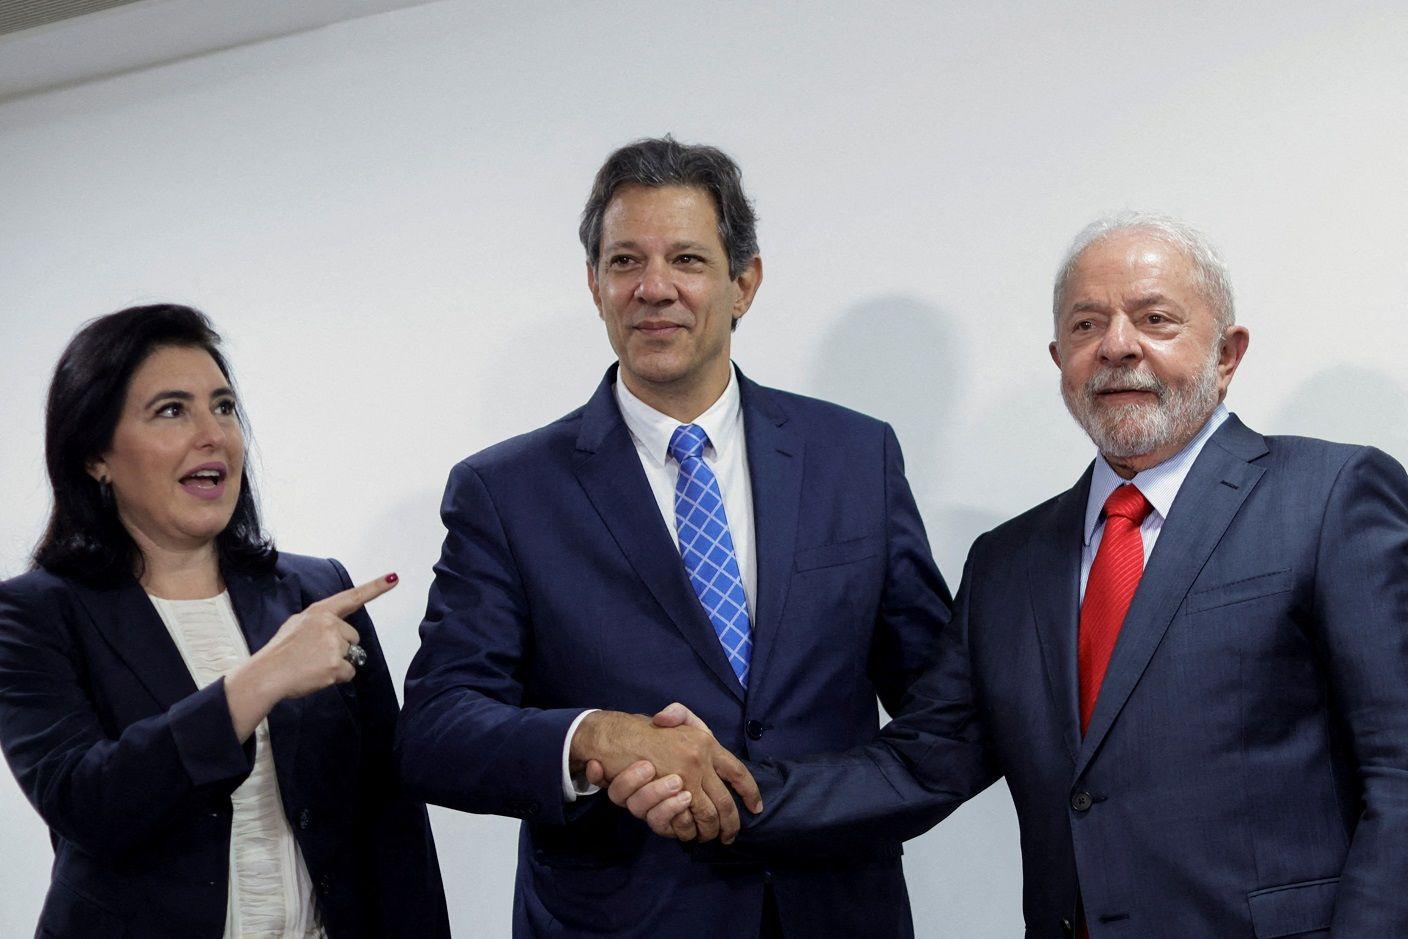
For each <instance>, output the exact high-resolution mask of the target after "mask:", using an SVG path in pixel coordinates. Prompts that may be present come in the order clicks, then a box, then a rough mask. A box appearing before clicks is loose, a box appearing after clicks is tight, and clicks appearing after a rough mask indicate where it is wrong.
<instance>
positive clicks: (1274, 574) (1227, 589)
mask: <svg viewBox="0 0 1408 939" xmlns="http://www.w3.org/2000/svg"><path fill="white" fill-rule="evenodd" d="M1292 586H1294V581H1293V578H1292V576H1291V571H1290V570H1280V571H1269V572H1268V573H1265V574H1257V575H1256V576H1255V577H1244V578H1242V579H1241V580H1235V581H1233V582H1232V583H1230V584H1219V585H1218V586H1216V587H1206V588H1204V589H1202V590H1198V591H1196V592H1194V593H1190V594H1189V595H1188V599H1187V601H1186V602H1185V603H1184V607H1183V608H1184V611H1185V612H1187V613H1201V612H1203V611H1204V610H1215V609H1217V608H1218V607H1223V606H1231V605H1232V604H1233V603H1244V602H1246V601H1247V600H1256V599H1258V598H1260V597H1269V596H1271V595H1272V594H1276V593H1285V592H1286V591H1287V590H1290V589H1291V587H1292Z"/></svg>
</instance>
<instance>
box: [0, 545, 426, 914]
mask: <svg viewBox="0 0 1408 939" xmlns="http://www.w3.org/2000/svg"><path fill="white" fill-rule="evenodd" d="M225 583H226V586H227V588H228V589H229V593H230V600H231V602H232V604H233V606H234V609H235V614H236V617H237V618H238V619H239V622H240V628H241V629H242V630H243V632H244V635H245V639H246V640H247V641H248V643H249V648H250V650H251V651H257V650H258V649H260V648H261V647H262V646H263V645H264V644H265V643H266V642H268V641H269V640H270V639H271V638H272V637H273V635H274V633H275V632H277V631H278V628H279V626H281V625H282V624H283V622H284V620H286V619H288V617H290V616H292V615H293V614H294V613H297V612H299V611H301V610H302V609H304V607H306V606H307V605H308V604H309V603H311V602H313V601H314V600H318V599H321V598H323V597H326V596H328V595H329V594H333V593H336V592H338V591H340V590H343V589H345V588H347V587H350V586H352V584H351V581H350V580H348V577H347V572H346V571H345V570H343V568H342V565H340V564H338V563H337V562H336V561H328V560H322V559H317V558H307V557H299V556H297V555H292V554H280V555H279V558H278V562H277V564H276V566H275V569H274V571H273V572H272V573H270V574H267V575H250V574H242V573H236V572H234V571H226V572H225ZM348 622H349V623H351V625H352V626H353V627H354V628H355V629H356V630H357V632H358V633H359V634H360V636H361V644H362V646H363V648H365V649H366V651H367V657H368V661H367V664H366V665H365V666H363V667H362V668H361V670H360V671H359V672H358V675H357V677H356V678H355V679H354V680H353V681H351V682H348V683H347V684H344V685H338V686H335V687H331V688H326V689H324V690H323V691H320V692H318V693H316V694H312V695H309V696H308V697H305V698H301V699H298V700H292V701H282V702H280V703H279V704H278V705H276V706H275V707H274V709H273V711H271V712H270V713H269V739H270V744H271V746H272V747H273V751H274V766H275V769H276V771H277V774H278V779H279V790H280V794H281V795H282V798H283V804H284V812H285V814H286V815H287V817H288V820H289V823H290V825H291V827H292V829H293V834H294V836H295V838H297V840H298V845H299V848H300V849H301V850H302V853H303V859H304V861H305V862H306V863H307V865H308V872H309V874H311V875H312V879H313V883H314V885H315V887H316V889H317V902H318V906H319V909H320V911H321V913H322V917H323V925H324V927H325V928H326V930H327V933H328V936H329V937H330V939H341V937H344V936H407V937H417V939H419V937H423V936H432V937H434V936H448V935H449V923H448V917H447V914H446V912H445V898H444V892H443V890H442V888H441V885H440V872H439V868H438V866H437V864H436V859H435V846H434V844H433V843H432V841H431V836H430V827H429V823H428V821H427V818H426V812H425V806H424V805H423V804H422V803H419V802H414V801H412V800H411V799H410V798H408V797H407V796H405V795H403V794H402V793H401V792H400V791H399V786H398V785H397V783H396V782H395V778H394V772H393V764H392V760H391V744H392V738H393V733H394V729H395V722H396V695H395V690H394V688H393V687H392V685H391V679H390V677H389V676H388V674H387V671H386V662H385V660H384V659H383V658H382V654H381V647H380V645H379V644H378V643H377V639H376V632H375V630H374V629H373V628H372V623H371V620H370V619H369V618H368V617H367V615H366V613H365V611H359V612H358V613H355V614H353V615H352V616H350V617H348ZM224 684H225V683H224V680H223V679H221V680H219V681H216V682H215V683H214V684H211V685H208V686H207V687H205V688H203V689H201V690H199V691H197V690H196V686H195V683H194V681H193V680H192V679H191V674H190V671H189V670H188V669H187V668H186V665H185V663H184V662H183V661H182V659H181V654H180V652H179V651H177V648H176V645H175V643H174V642H173V641H172V640H171V636H170V634H169V633H168V632H167V630H166V627H165V625H164V624H163V623H162V621H161V618H160V616H159V615H158V614H157V612H156V609H155V608H154V607H153V606H152V604H151V601H150V600H149V599H148V598H147V596H146V594H145V593H143V591H142V588H141V587H140V586H138V585H137V583H136V582H135V581H133V580H131V579H130V578H129V579H128V580H127V581H126V582H125V583H123V584H121V585H119V586H115V587H112V588H106V589H105V588H94V587H89V586H84V585H82V584H79V583H77V582H75V581H73V580H70V579H68V578H64V577H58V576H55V575H54V574H51V573H48V572H47V571H43V570H36V571H32V572H30V573H28V574H24V575H22V576H20V577H16V578H15V579H13V580H9V581H6V582H5V583H3V584H0V744H3V747H4V752H5V758H6V759H7V760H8V761H9V764H10V768H11V769H12V770H14V773H15V778H16V779H17V780H19V784H20V788H21V789H22V790H24V793H25V795H26V796H27V797H28V798H29V800H30V802H31V803H33V804H34V807H35V808H37V809H38V810H39V814H40V815H41V816H42V817H43V818H44V821H45V822H46V823H48V825H49V830H50V835H51V838H52V841H53V844H54V868H53V881H52V884H51V886H50V889H49V895H48V897H47V898H46V900H45V903H44V909H43V912H42V913H41V914H40V919H39V926H38V930H37V935H40V936H61V937H74V939H87V937H93V936H103V937H120V936H132V937H138V936H142V937H145V936H181V937H187V936H193V937H195V936H208V937H220V936H222V935H224V930H225V912H226V906H227V886H228V877H229V854H230V825H231V818H232V815H231V808H230V793H231V792H233V791H234V790H235V789H236V788H237V787H238V786H239V785H240V783H242V782H243V781H244V779H245V777H246V776H248V775H249V772H250V770H251V769H252V768H253V758H254V749H253V739H254V738H253V737H251V738H250V740H249V741H248V742H246V744H245V745H244V746H241V745H240V743H239V741H238V740H237V739H236V737H235V733H234V728H233V725H232V724H231V721H230V712H229V708H228V706H227V704H226V702H225V691H224Z"/></svg>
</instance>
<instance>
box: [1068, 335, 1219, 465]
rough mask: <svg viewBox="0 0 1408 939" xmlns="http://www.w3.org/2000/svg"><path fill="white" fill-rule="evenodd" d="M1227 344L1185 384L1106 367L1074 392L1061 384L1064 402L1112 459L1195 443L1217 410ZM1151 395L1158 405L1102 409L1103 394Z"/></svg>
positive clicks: (1145, 370) (1144, 369)
mask: <svg viewBox="0 0 1408 939" xmlns="http://www.w3.org/2000/svg"><path fill="white" fill-rule="evenodd" d="M1221 347H1222V343H1221V342H1214V344H1213V348H1212V354H1211V355H1210V356H1208V360H1207V363H1206V364H1205V365H1204V367H1203V368H1202V369H1201V370H1200V371H1199V372H1198V374H1197V375H1195V376H1193V378H1192V380H1191V381H1189V382H1187V383H1185V384H1176V385H1171V384H1169V383H1167V382H1165V381H1163V380H1162V379H1160V378H1159V377H1158V376H1157V375H1155V374H1154V372H1153V370H1152V369H1150V368H1149V367H1148V366H1147V365H1144V364H1142V363H1141V364H1140V365H1139V366H1138V367H1137V368H1134V369H1129V368H1124V367H1120V366H1105V367H1103V368H1101V369H1100V370H1099V371H1097V372H1096V373H1095V374H1094V375H1092V376H1090V378H1089V379H1088V380H1087V381H1086V382H1085V384H1084V385H1083V386H1081V388H1079V389H1078V390H1075V391H1072V390H1068V389H1067V388H1066V384H1065V382H1062V383H1061V397H1062V398H1064V399H1065V402H1066V408H1067V410H1069V411H1070V412H1071V416H1072V417H1074V418H1075V419H1076V423H1077V424H1079V425H1080V426H1081V427H1082V428H1083V429H1084V430H1085V432H1086V433H1087V434H1089V435H1090V439H1091V440H1092V441H1094V443H1095V446H1096V447H1098V448H1099V450H1100V452H1101V453H1102V454H1104V455H1105V456H1107V457H1114V458H1116V459H1128V458H1130V457H1137V456H1143V455H1144V454H1146V453H1153V452H1154V451H1155V450H1161V449H1163V448H1165V447H1167V446H1168V445H1169V444H1171V443H1174V442H1176V441H1179V440H1185V441H1186V440H1191V439H1192V438H1193V435H1194V434H1196V433H1197V432H1198V430H1199V429H1200V428H1202V426H1203V424H1204V423H1206V422H1207V419H1208V416H1209V415H1210V414H1212V412H1213V409H1214V408H1216V407H1217V402H1218V393H1217V360H1218V353H1219V352H1220V351H1221ZM1112 389H1118V390H1122V391H1150V392H1153V393H1154V395H1155V396H1156V397H1157V399H1158V400H1156V401H1154V402H1152V403H1148V404H1122V405H1118V406H1115V407H1110V406H1103V405H1100V404H1098V403H1097V398H1096V395H1097V392H1100V391H1109V390H1112Z"/></svg>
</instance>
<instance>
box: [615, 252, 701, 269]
mask: <svg viewBox="0 0 1408 939" xmlns="http://www.w3.org/2000/svg"><path fill="white" fill-rule="evenodd" d="M670 260H671V263H674V264H681V265H685V266H687V267H697V266H698V265H700V264H704V263H705V261H704V258H703V257H701V256H700V255H697V254H677V255H675V256H674V257H673V258H671V259H670ZM638 263H640V261H639V259H638V258H635V257H632V256H631V255H629V254H615V255H612V256H611V257H610V258H608V259H607V261H606V264H607V266H608V267H613V268H625V267H631V266H632V265H635V264H638Z"/></svg>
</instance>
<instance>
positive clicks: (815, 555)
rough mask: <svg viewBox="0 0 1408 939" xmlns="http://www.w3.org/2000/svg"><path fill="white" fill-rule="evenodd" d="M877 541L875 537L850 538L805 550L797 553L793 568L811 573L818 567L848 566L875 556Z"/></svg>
mask: <svg viewBox="0 0 1408 939" xmlns="http://www.w3.org/2000/svg"><path fill="white" fill-rule="evenodd" d="M878 540H879V539H878V538H877V537H876V536H874V535H870V536H867V537H865V538H852V539H850V540H849V541H837V542H833V543H832V544H824V545H819V546H818V547H815V548H805V549H803V550H801V551H798V552H797V560H796V563H795V564H794V565H793V567H794V569H795V570H798V571H811V570H816V569H817V568H820V567H836V566H837V565H840V564H850V563H851V562H852V561H863V560H865V559H866V558H869V557H874V556H875V552H876V550H877V549H876V542H877V541H878Z"/></svg>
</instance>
